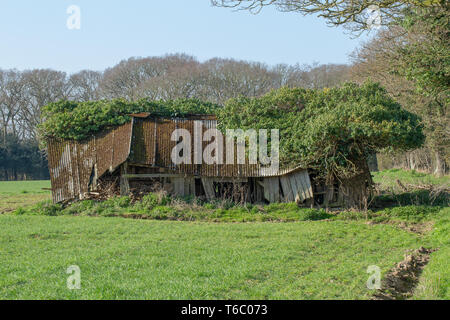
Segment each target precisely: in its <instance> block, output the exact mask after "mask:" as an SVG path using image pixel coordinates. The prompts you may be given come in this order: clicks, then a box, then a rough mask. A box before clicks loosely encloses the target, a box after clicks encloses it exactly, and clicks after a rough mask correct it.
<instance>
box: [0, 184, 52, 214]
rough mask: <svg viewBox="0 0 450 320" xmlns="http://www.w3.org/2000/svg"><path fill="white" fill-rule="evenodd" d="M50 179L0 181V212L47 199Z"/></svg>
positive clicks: (49, 195) (49, 196)
mask: <svg viewBox="0 0 450 320" xmlns="http://www.w3.org/2000/svg"><path fill="white" fill-rule="evenodd" d="M42 188H50V181H48V180H45V181H0V214H2V213H5V212H10V211H13V210H15V209H17V208H19V207H26V206H29V205H33V204H35V203H36V202H39V201H44V200H49V199H50V198H51V192H50V191H48V190H42Z"/></svg>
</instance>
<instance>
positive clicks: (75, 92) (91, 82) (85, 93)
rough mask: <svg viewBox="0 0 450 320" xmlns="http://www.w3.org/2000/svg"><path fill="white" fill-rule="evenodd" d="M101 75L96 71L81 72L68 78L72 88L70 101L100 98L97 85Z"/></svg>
mask: <svg viewBox="0 0 450 320" xmlns="http://www.w3.org/2000/svg"><path fill="white" fill-rule="evenodd" d="M101 79H102V73H101V72H98V71H91V70H82V71H80V72H77V73H74V74H72V75H71V76H70V78H69V85H70V86H71V88H72V91H71V99H73V100H76V101H89V100H98V99H99V98H100V92H99V85H100V81H101Z"/></svg>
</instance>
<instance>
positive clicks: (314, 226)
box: [0, 170, 450, 299]
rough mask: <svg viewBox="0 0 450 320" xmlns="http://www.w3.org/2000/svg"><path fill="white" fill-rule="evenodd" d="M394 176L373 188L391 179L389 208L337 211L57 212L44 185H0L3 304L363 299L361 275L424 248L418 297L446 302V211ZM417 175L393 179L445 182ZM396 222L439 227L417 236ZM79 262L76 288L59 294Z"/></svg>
mask: <svg viewBox="0 0 450 320" xmlns="http://www.w3.org/2000/svg"><path fill="white" fill-rule="evenodd" d="M393 172H396V171H392V170H389V171H387V172H382V173H378V174H377V175H378V176H377V177H376V178H375V180H376V181H377V179H383V181H388V183H385V185H384V186H385V188H386V190H387V191H388V194H385V195H382V197H383V196H384V197H393V198H392V199H393V200H394V202H392V203H391V205H392V204H393V205H394V206H393V207H388V208H383V209H379V208H378V209H376V210H369V211H367V212H357V211H343V212H333V213H328V212H325V211H324V210H317V209H305V208H298V207H297V206H296V205H295V204H271V205H267V206H253V205H246V206H235V205H233V204H232V203H228V202H216V203H200V202H198V201H196V200H195V199H194V200H193V199H184V200H182V199H170V198H167V197H161V195H155V194H149V195H148V196H146V197H145V198H144V199H143V201H142V202H137V203H134V204H132V203H130V199H129V198H128V197H118V198H113V199H110V200H107V201H104V202H95V201H81V202H77V203H75V204H74V205H72V206H69V207H67V208H65V209H63V208H62V207H61V206H59V205H53V204H51V202H49V201H48V200H47V199H49V198H50V193H49V192H48V191H43V190H42V189H41V188H47V187H49V183H48V182H34V181H32V182H0V210H1V208H2V206H4V205H7V206H8V208H9V209H8V211H10V210H15V211H14V213H8V214H4V215H0V226H1V227H2V233H1V236H0V275H1V277H0V299H367V298H370V296H371V295H372V294H373V291H370V290H368V289H367V288H366V281H367V278H368V276H369V275H368V274H367V273H366V270H367V267H368V266H369V265H377V266H379V267H380V268H381V270H382V272H383V274H385V273H386V272H387V271H388V270H389V269H391V268H393V267H394V266H395V265H396V263H397V262H399V261H400V260H402V259H403V255H404V253H405V252H406V250H412V249H417V248H419V247H420V246H425V247H427V248H439V250H438V251H436V252H434V253H432V255H431V259H430V263H429V264H428V265H427V266H426V268H425V270H424V272H423V274H422V275H421V277H420V282H419V285H418V286H417V288H416V290H415V292H414V296H413V298H414V299H450V292H449V290H448V288H449V287H450V268H448V261H450V236H449V235H450V209H449V208H448V206H446V205H445V204H446V203H448V201H447V200H446V198H445V197H444V198H442V199H441V200H439V201H434V202H433V203H431V201H429V200H430V199H429V195H428V194H427V195H424V196H423V197H424V198H423V199H419V200H420V201H419V200H418V198H417V195H416V198H412V195H411V194H412V193H414V192H416V191H415V190H412V191H411V192H408V193H405V192H403V193H402V192H399V191H395V192H393V188H392V187H389V183H390V182H389V181H391V182H392V181H394V182H395V179H396V178H395V176H394V175H393V174H392V173H393ZM415 175H417V173H411V172H403V171H399V175H398V177H399V178H400V179H401V178H404V177H409V178H411V179H412V180H410V182H406V181H404V180H402V181H404V183H407V184H424V182H423V181H434V182H435V183H443V182H442V181H444V183H445V181H446V180H445V179H444V180H434V179H435V178H434V177H426V176H425V177H424V176H420V177H416V176H415ZM411 176H412V177H411ZM386 177H387V178H386ZM409 178H408V179H409ZM379 181H381V180H378V182H379ZM436 181H437V182H436ZM2 197H4V198H2ZM427 197H428V198H427ZM392 199H391V200H392ZM42 200H46V201H42ZM446 201H447V202H446ZM106 217H108V218H106ZM121 217H131V218H136V219H123V218H121ZM143 219H147V220H143ZM158 220H166V221H158ZM170 220H172V221H170ZM173 220H178V221H173ZM368 220H370V221H372V222H377V223H375V224H367V221H368ZM399 221H400V222H402V223H407V224H422V223H424V224H426V225H433V224H434V227H433V230H432V231H431V232H428V233H425V234H421V235H419V234H415V233H412V232H407V231H405V230H403V229H401V228H399V227H397V226H396V224H397V223H398V222H399ZM218 222H220V223H218ZM236 222H240V223H236ZM242 222H245V223H242ZM270 222H285V223H270ZM74 264H75V265H78V266H79V267H80V268H81V278H82V289H81V290H68V289H67V288H66V279H67V277H68V276H69V275H67V274H66V269H67V267H68V266H70V265H74Z"/></svg>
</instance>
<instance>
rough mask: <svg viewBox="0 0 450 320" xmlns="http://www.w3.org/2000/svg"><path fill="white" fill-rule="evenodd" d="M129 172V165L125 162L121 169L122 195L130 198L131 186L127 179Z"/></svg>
mask: <svg viewBox="0 0 450 320" xmlns="http://www.w3.org/2000/svg"><path fill="white" fill-rule="evenodd" d="M127 170H128V164H127V163H126V162H125V163H124V164H123V165H122V167H121V168H120V171H121V175H120V195H121V196H128V195H129V194H130V184H129V182H128V178H127V177H126V175H127Z"/></svg>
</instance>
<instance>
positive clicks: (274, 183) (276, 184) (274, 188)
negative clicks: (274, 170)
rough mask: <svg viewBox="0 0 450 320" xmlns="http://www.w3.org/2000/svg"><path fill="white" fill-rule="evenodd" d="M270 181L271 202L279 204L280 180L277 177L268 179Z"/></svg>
mask: <svg viewBox="0 0 450 320" xmlns="http://www.w3.org/2000/svg"><path fill="white" fill-rule="evenodd" d="M270 180H271V183H270V185H271V193H272V198H273V202H280V180H279V179H278V177H273V178H270Z"/></svg>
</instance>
